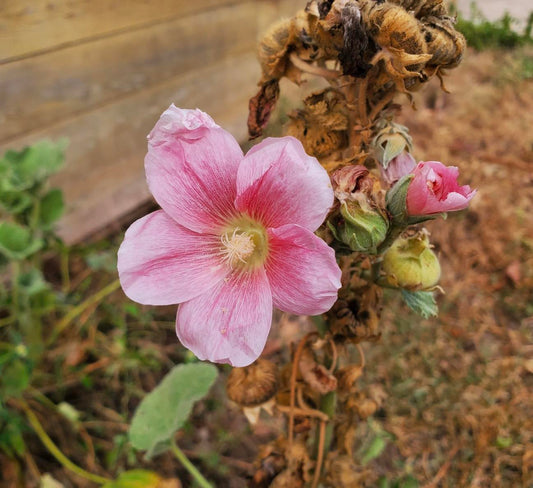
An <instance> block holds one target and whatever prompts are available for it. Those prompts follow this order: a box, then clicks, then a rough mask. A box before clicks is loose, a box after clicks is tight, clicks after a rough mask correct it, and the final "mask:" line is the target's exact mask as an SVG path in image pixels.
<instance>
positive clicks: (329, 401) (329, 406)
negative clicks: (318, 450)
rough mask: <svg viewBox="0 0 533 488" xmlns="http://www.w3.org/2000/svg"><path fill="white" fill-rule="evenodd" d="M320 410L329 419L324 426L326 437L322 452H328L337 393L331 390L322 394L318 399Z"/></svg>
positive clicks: (331, 438)
mask: <svg viewBox="0 0 533 488" xmlns="http://www.w3.org/2000/svg"><path fill="white" fill-rule="evenodd" d="M320 410H321V411H322V412H324V413H325V414H327V415H328V417H329V418H330V419H331V421H330V422H328V425H327V426H326V439H325V441H324V452H328V451H329V449H330V446H331V441H332V440H333V419H334V418H335V412H336V410H337V394H336V392H334V391H331V392H329V393H327V394H326V395H324V396H323V397H322V399H321V401H320Z"/></svg>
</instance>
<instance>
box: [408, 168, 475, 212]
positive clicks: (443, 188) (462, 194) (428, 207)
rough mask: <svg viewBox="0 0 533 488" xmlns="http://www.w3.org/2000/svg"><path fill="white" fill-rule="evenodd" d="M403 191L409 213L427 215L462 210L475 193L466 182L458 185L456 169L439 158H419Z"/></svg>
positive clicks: (457, 171) (457, 170)
mask: <svg viewBox="0 0 533 488" xmlns="http://www.w3.org/2000/svg"><path fill="white" fill-rule="evenodd" d="M414 175H415V176H414V178H413V180H412V182H411V184H410V185H409V189H408V191H407V209H408V212H409V214H410V215H431V214H435V213H439V212H452V211H456V210H462V209H464V208H466V207H467V206H468V202H469V201H470V200H471V199H472V198H473V196H474V195H475V193H476V192H475V191H472V190H471V189H470V187H469V186H468V185H464V186H459V184H458V183H457V178H458V176H459V169H458V168H457V167H455V166H445V165H444V164H442V163H440V162H439V161H425V162H420V163H419V164H418V166H417V167H416V169H415V171H414Z"/></svg>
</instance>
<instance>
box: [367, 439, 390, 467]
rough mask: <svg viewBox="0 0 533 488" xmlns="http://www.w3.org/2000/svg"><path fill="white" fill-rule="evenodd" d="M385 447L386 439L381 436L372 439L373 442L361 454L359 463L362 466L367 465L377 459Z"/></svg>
mask: <svg viewBox="0 0 533 488" xmlns="http://www.w3.org/2000/svg"><path fill="white" fill-rule="evenodd" d="M386 447H387V439H386V438H385V437H382V436H379V435H378V436H376V437H374V440H373V441H372V443H371V444H370V446H369V447H368V449H367V450H366V451H365V453H364V454H363V457H362V458H361V463H362V464H363V465H365V464H368V463H369V462H370V461H372V459H375V458H377V457H378V456H379V455H380V454H381V453H382V452H383V451H384V450H385V448H386Z"/></svg>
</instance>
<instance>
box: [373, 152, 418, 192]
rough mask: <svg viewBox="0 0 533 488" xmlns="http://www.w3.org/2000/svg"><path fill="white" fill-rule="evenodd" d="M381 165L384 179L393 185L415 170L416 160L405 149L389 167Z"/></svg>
mask: <svg viewBox="0 0 533 488" xmlns="http://www.w3.org/2000/svg"><path fill="white" fill-rule="evenodd" d="M379 167H380V169H381V176H382V178H383V180H384V181H385V182H386V183H388V184H389V185H393V184H394V183H396V182H397V181H398V180H399V179H400V178H402V177H403V176H405V175H408V174H409V173H412V172H413V170H414V169H415V167H416V161H415V158H413V156H411V154H409V153H408V152H407V151H403V152H401V153H400V154H398V156H396V157H395V158H393V159H392V160H391V161H390V162H389V164H388V166H387V169H385V168H384V167H383V166H381V165H380V166H379Z"/></svg>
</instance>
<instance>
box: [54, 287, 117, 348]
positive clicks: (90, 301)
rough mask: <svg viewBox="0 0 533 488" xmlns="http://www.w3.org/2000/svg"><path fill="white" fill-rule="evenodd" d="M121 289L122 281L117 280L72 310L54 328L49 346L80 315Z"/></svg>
mask: <svg viewBox="0 0 533 488" xmlns="http://www.w3.org/2000/svg"><path fill="white" fill-rule="evenodd" d="M119 287H120V281H119V280H118V279H116V280H115V281H113V282H111V283H109V285H107V286H105V287H104V288H102V289H101V290H100V291H98V292H97V293H95V294H94V295H92V296H90V297H89V298H87V299H86V300H84V301H83V302H81V303H80V304H79V305H78V306H76V307H74V308H73V309H71V310H70V311H69V312H68V313H67V314H66V315H65V316H64V317H63V318H62V319H61V320H60V321H59V322H58V323H57V325H56V326H55V327H54V331H53V333H52V334H51V336H50V339H49V340H48V344H50V343H52V342H53V341H54V340H55V339H56V337H57V336H58V335H59V334H61V332H63V330H65V329H66V328H67V327H68V326H69V325H70V323H71V322H72V321H73V320H74V319H75V318H76V317H77V316H78V315H80V314H81V313H82V312H84V311H85V310H86V309H88V308H89V307H91V306H93V305H96V304H97V303H98V302H100V301H102V300H103V299H104V298H105V297H106V296H108V295H110V294H111V293H113V292H114V291H115V290H116V289H117V288H119Z"/></svg>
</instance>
